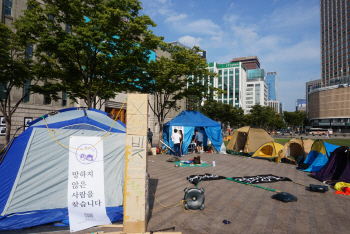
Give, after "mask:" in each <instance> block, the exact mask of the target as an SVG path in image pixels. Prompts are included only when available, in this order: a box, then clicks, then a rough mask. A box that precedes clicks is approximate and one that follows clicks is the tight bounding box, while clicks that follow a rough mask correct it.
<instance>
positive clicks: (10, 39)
mask: <svg viewBox="0 0 350 234" xmlns="http://www.w3.org/2000/svg"><path fill="white" fill-rule="evenodd" d="M27 43H28V41H27V40H20V38H19V37H18V34H17V33H15V32H13V31H12V30H11V29H10V28H9V27H8V26H6V25H5V24H3V23H0V86H1V87H2V89H3V91H2V92H1V95H0V111H1V114H2V115H3V116H4V119H5V123H6V138H5V139H6V143H8V142H9V140H10V133H11V117H12V115H13V114H14V113H15V111H16V110H17V107H18V105H19V104H20V103H21V102H22V101H23V99H24V98H25V97H26V96H27V95H29V93H30V92H31V89H30V88H28V89H26V90H25V91H24V92H23V95H22V97H21V98H20V99H19V100H17V99H16V100H11V92H12V91H13V90H14V89H18V88H23V87H24V85H25V84H26V83H27V82H31V81H32V80H34V77H35V76H34V72H33V70H34V69H33V60H32V59H31V57H28V56H26V52H25V49H26V47H27V45H28V44H27ZM13 103H14V104H13Z"/></svg>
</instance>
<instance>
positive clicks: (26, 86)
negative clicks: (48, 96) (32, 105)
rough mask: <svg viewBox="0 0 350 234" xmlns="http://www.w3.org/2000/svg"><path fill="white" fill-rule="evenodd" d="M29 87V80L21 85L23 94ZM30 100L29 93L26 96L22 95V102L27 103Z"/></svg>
mask: <svg viewBox="0 0 350 234" xmlns="http://www.w3.org/2000/svg"><path fill="white" fill-rule="evenodd" d="M29 89H30V80H27V81H26V83H25V84H24V87H23V96H24V95H25V94H26V93H27V92H28V91H29ZM29 101H30V96H29V93H28V95H27V96H25V97H24V99H23V102H24V103H28V102H29Z"/></svg>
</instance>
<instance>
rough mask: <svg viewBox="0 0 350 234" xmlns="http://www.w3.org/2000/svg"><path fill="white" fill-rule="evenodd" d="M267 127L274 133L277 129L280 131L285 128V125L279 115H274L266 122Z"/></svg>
mask: <svg viewBox="0 0 350 234" xmlns="http://www.w3.org/2000/svg"><path fill="white" fill-rule="evenodd" d="M268 126H269V130H270V131H275V132H276V130H277V129H281V128H284V127H285V123H284V121H283V118H282V116H281V115H280V114H277V113H274V114H273V115H272V116H271V117H270V119H269V121H268Z"/></svg>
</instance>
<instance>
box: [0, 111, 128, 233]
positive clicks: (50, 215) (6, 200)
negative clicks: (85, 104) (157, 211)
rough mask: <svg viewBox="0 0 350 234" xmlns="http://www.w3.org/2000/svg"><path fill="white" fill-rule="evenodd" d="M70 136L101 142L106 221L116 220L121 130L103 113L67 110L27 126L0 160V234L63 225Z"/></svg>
mask: <svg viewBox="0 0 350 234" xmlns="http://www.w3.org/2000/svg"><path fill="white" fill-rule="evenodd" d="M43 118H44V119H45V121H44V120H43ZM45 122H46V123H45ZM107 133H108V134H107ZM70 136H85V137H90V136H91V137H104V136H105V137H104V138H103V152H104V154H103V158H104V159H103V160H104V181H105V182H104V184H105V199H106V200H105V201H106V206H107V207H106V210H107V215H108V217H109V218H110V220H111V221H117V220H122V218H123V207H122V205H123V184H124V168H125V144H126V143H125V137H126V135H125V125H124V124H123V123H122V122H120V121H119V120H118V121H116V122H114V121H113V119H111V118H109V117H108V116H107V113H105V112H103V111H99V110H96V109H89V110H85V109H78V108H68V109H63V110H60V111H59V112H58V113H57V114H55V115H51V116H49V115H45V116H42V117H41V118H38V119H36V120H34V121H33V122H31V123H30V124H29V127H28V128H27V129H26V130H25V131H24V132H23V133H21V134H20V135H19V136H18V137H17V138H15V139H14V140H13V142H12V144H11V145H10V146H8V147H7V148H6V149H5V150H4V151H3V152H6V154H2V155H1V156H0V230H13V229H22V228H26V227H32V226H36V225H41V224H45V223H52V222H59V221H62V220H65V221H66V222H67V219H68V210H67V205H68V204H67V200H68V198H67V197H68V195H67V191H68V169H69V168H68V162H69V150H70V149H69V148H68V147H64V146H69V139H70ZM59 143H60V144H59Z"/></svg>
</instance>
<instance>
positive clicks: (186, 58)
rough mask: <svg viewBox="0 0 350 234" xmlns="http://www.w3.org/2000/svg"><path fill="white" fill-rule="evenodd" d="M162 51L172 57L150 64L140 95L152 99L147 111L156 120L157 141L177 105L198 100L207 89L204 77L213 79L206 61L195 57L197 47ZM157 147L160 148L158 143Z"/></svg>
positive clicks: (163, 44) (169, 47) (171, 47)
mask: <svg viewBox="0 0 350 234" xmlns="http://www.w3.org/2000/svg"><path fill="white" fill-rule="evenodd" d="M161 49H162V50H164V51H168V52H169V53H170V55H171V56H170V58H166V57H164V56H162V57H161V58H160V59H159V60H157V61H152V62H150V63H149V66H148V69H147V74H148V82H144V84H146V85H145V86H143V92H147V93H151V94H153V95H154V102H153V103H151V102H149V107H150V109H151V111H152V112H153V113H154V115H155V116H156V117H157V121H158V124H159V139H160V140H161V139H162V136H163V124H164V120H165V118H166V116H167V115H168V114H169V112H170V110H172V109H173V110H178V109H179V108H180V106H179V104H178V101H179V100H182V99H184V98H185V97H189V96H191V95H193V96H197V97H198V99H199V100H201V99H202V97H203V96H204V95H205V93H207V92H208V89H209V88H210V87H208V84H207V82H203V81H204V80H205V77H208V76H209V75H210V76H216V74H214V73H211V72H209V70H208V69H207V64H206V60H203V59H202V58H201V57H200V56H199V55H198V54H197V52H199V51H200V49H199V48H198V47H193V48H192V49H189V50H187V49H185V48H183V47H180V46H173V45H171V44H167V43H162V44H161ZM192 75H193V76H194V77H195V79H194V80H193V79H192ZM140 86H141V84H140ZM158 145H159V147H161V143H160V141H159V142H158Z"/></svg>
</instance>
